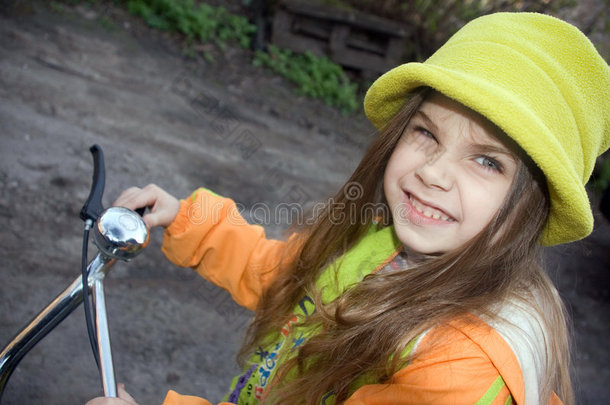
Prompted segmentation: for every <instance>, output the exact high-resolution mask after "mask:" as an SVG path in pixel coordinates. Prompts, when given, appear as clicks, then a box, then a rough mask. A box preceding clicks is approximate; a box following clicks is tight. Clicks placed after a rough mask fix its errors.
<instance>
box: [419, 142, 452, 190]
mask: <svg viewBox="0 0 610 405" xmlns="http://www.w3.org/2000/svg"><path fill="white" fill-rule="evenodd" d="M444 155H445V154H444V153H442V151H436V153H435V154H434V156H430V157H429V158H428V159H426V161H425V162H423V163H422V164H421V165H420V166H419V167H418V168H417V169H416V170H415V177H417V178H418V179H419V180H420V181H421V182H422V183H424V184H425V185H426V186H427V187H430V188H434V189H438V190H444V191H448V190H450V189H451V186H452V185H453V180H452V176H453V175H452V169H451V167H450V164H449V159H448V158H447V157H446V156H444Z"/></svg>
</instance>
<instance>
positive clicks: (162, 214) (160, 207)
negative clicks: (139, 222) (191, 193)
mask: <svg viewBox="0 0 610 405" xmlns="http://www.w3.org/2000/svg"><path fill="white" fill-rule="evenodd" d="M112 205H114V206H120V207H125V208H129V209H132V210H135V209H138V208H142V207H149V208H150V212H149V213H147V214H145V215H144V216H143V217H142V219H143V220H144V223H145V224H146V226H148V227H149V228H152V227H154V226H162V227H164V228H166V227H168V226H169V224H171V223H172V222H173V221H174V218H176V215H177V214H178V210H179V209H180V201H178V199H176V197H174V196H172V195H171V194H169V193H168V192H166V191H165V190H163V189H162V188H161V187H158V186H156V185H154V184H149V185H147V186H146V187H144V188H138V187H131V188H128V189H127V190H125V191H123V192H122V193H121V195H119V197H118V198H117V199H116V201H115V202H114V203H112Z"/></svg>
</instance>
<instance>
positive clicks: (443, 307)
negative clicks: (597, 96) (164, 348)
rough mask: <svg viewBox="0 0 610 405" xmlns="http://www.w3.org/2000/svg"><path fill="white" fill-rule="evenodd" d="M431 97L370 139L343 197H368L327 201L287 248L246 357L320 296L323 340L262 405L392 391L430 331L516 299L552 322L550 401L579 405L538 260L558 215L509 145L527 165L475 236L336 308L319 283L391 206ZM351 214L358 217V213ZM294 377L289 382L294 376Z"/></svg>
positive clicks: (360, 289)
mask: <svg viewBox="0 0 610 405" xmlns="http://www.w3.org/2000/svg"><path fill="white" fill-rule="evenodd" d="M429 93H430V90H429V89H418V90H417V91H415V92H414V93H413V94H412V96H411V97H410V98H409V100H408V102H407V103H406V105H405V106H404V107H403V108H402V110H401V111H400V112H399V113H398V114H397V115H396V116H395V117H394V119H393V120H392V121H391V122H390V123H389V124H388V126H387V127H386V128H385V129H384V130H383V131H381V134H380V136H378V137H377V138H376V139H375V140H374V141H373V143H372V144H371V146H370V147H369V149H368V150H367V152H366V153H365V155H364V157H363V159H362V161H361V163H360V165H359V166H358V167H357V169H356V170H355V172H354V174H353V175H352V176H351V177H350V179H349V180H348V181H347V183H346V187H347V185H352V184H358V185H360V186H361V188H360V192H359V196H358V197H359V198H356V199H354V198H353V196H351V195H346V193H345V187H344V188H342V189H341V190H340V191H339V193H338V194H337V195H336V196H335V197H334V198H333V199H331V200H330V201H331V204H333V205H334V206H333V207H329V209H328V210H323V211H321V212H320V213H319V215H318V217H317V218H316V220H315V222H314V223H313V224H312V225H309V226H306V227H304V228H303V229H300V230H299V232H298V236H297V237H293V238H291V239H290V241H289V244H290V247H289V249H287V251H292V252H295V251H296V252H297V253H296V254H294V253H293V254H291V255H290V257H287V258H286V260H285V263H283V270H282V271H281V273H280V275H279V276H278V277H277V279H276V280H275V281H274V283H273V284H272V285H271V286H270V288H269V289H268V290H267V291H266V292H265V293H264V295H263V296H262V298H261V300H260V302H259V306H258V309H257V312H256V316H255V318H254V321H253V323H252V324H251V325H250V328H249V329H248V334H247V337H246V341H245V343H244V345H243V347H242V349H241V351H240V359H241V360H242V361H243V360H244V359H245V358H246V356H247V355H248V354H251V353H252V352H253V349H254V348H256V347H257V346H258V345H261V344H262V345H265V344H269V343H271V341H267V342H265V339H270V340H272V339H273V338H274V337H277V333H276V332H277V331H278V330H279V329H280V328H281V326H282V325H283V324H284V323H285V322H286V321H287V320H288V318H289V317H290V316H291V314H292V312H293V310H294V308H295V306H296V305H297V303H298V301H299V300H300V299H301V298H303V296H304V295H305V294H310V295H311V296H313V299H314V302H315V304H316V309H317V311H316V312H315V313H314V314H312V315H310V316H309V317H308V318H307V319H306V320H305V321H304V322H303V323H304V324H306V325H316V326H318V327H319V330H320V332H319V333H318V334H316V335H315V336H313V337H311V338H310V339H309V340H308V341H307V342H306V343H305V344H304V345H303V346H301V347H300V349H299V351H298V354H297V355H296V357H294V358H293V359H290V360H288V361H286V362H285V363H284V364H282V365H281V366H280V368H279V369H278V371H277V375H276V377H275V378H274V381H273V382H272V386H271V387H268V388H267V391H268V392H267V393H266V398H265V400H264V401H263V402H265V403H267V402H269V403H274V404H276V403H277V404H279V403H282V404H296V403H307V404H319V403H320V401H321V399H322V397H324V396H325V395H326V394H327V393H329V392H333V393H334V394H335V395H336V402H337V403H341V402H343V401H345V400H346V399H347V398H348V397H349V395H351V393H352V392H353V390H354V388H355V387H354V384H355V382H356V380H357V379H358V378H361V377H363V376H365V375H366V376H367V377H369V378H374V379H375V380H376V381H380V382H383V381H389V380H390V379H391V376H392V375H393V374H394V373H395V372H396V371H398V370H399V369H400V368H401V367H404V365H405V363H404V359H401V358H400V356H398V355H397V354H400V353H402V352H403V351H404V350H405V348H406V346H407V345H408V344H409V342H410V341H412V340H413V339H415V338H417V337H418V336H419V335H421V334H422V333H424V332H426V331H427V330H429V329H430V328H432V327H435V326H440V325H442V324H443V323H444V322H446V321H448V320H450V319H453V318H455V317H458V316H461V315H464V314H466V313H478V314H484V315H486V316H488V317H490V318H494V316H495V314H494V313H493V312H492V311H491V310H490V308H491V307H492V305H493V304H495V303H501V302H502V301H503V300H506V299H509V298H513V299H521V300H525V301H527V302H528V304H529V306H530V307H533V308H534V310H535V311H536V312H538V313H539V314H540V315H542V314H544V316H540V318H541V319H542V320H543V322H547V325H545V326H546V330H547V331H549V332H550V333H549V335H548V342H545V343H546V347H547V353H546V359H547V364H546V365H545V368H544V370H545V372H544V375H543V376H542V381H541V383H542V386H541V398H543V399H545V402H548V397H549V395H550V393H551V391H555V392H557V393H558V394H559V395H560V396H561V397H562V399H563V401H564V402H565V403H567V404H569V403H571V402H572V401H573V398H572V390H571V384H570V377H569V371H568V363H569V358H568V342H567V332H566V321H565V316H564V311H563V307H562V304H561V300H560V299H559V296H558V294H557V292H556V290H555V288H554V287H553V285H552V283H551V281H550V280H549V279H548V277H547V276H546V275H545V273H544V271H543V270H542V266H541V264H540V262H539V258H540V251H539V249H540V248H539V244H538V238H539V235H540V233H541V232H542V229H543V227H544V224H545V222H546V218H547V217H548V211H549V198H548V195H547V191H546V190H547V189H546V186H545V184H544V176H543V175H542V174H541V172H540V171H539V170H538V169H537V168H536V167H535V165H534V164H533V163H532V162H531V161H529V159H528V157H527V156H526V155H525V154H523V153H522V152H520V149H519V148H518V147H516V146H515V145H514V143H512V142H511V141H510V140H509V139H508V138H507V139H506V140H504V141H505V142H506V143H507V144H508V146H509V147H510V148H511V149H512V150H514V151H515V153H517V154H519V157H520V159H518V160H519V163H518V169H517V173H516V175H515V179H514V181H513V184H512V187H511V190H510V192H509V195H508V197H507V199H506V201H505V202H504V204H503V206H502V207H501V208H500V210H499V211H498V213H497V214H496V216H495V217H494V219H493V220H492V221H491V223H490V224H489V225H488V226H487V227H485V228H484V229H483V230H482V231H481V232H480V233H479V234H478V235H477V236H475V237H474V238H473V239H472V240H470V241H469V242H467V243H466V244H464V245H463V246H461V247H459V248H458V249H455V250H453V251H450V252H446V253H445V254H442V255H440V256H438V257H432V258H430V259H429V260H426V261H424V262H423V263H421V264H419V265H417V266H415V267H412V268H409V269H408V270H405V271H396V272H389V273H382V274H371V275H369V276H367V277H365V279H364V280H363V281H362V282H360V283H358V284H357V285H356V286H354V287H353V288H351V289H349V290H348V291H346V292H345V293H343V294H342V295H341V296H340V297H338V298H337V299H336V300H335V301H333V302H331V303H329V304H326V305H324V304H322V302H321V299H320V294H319V291H317V290H316V287H315V282H316V280H317V279H318V277H319V276H320V273H321V271H322V269H324V268H325V267H326V265H327V264H329V263H332V262H333V260H335V259H336V258H338V257H339V256H341V255H342V254H343V253H345V252H346V251H348V250H349V249H350V248H351V247H353V246H354V244H355V243H356V242H357V241H358V240H359V239H360V238H361V237H362V236H363V234H364V232H365V231H366V230H367V228H368V227H369V226H370V224H371V222H372V220H373V218H372V216H373V213H372V212H370V211H367V210H366V207H367V206H370V205H373V206H379V205H380V204H381V205H382V206H384V205H385V206H386V207H387V204H386V202H385V198H384V196H383V174H384V171H385V167H386V165H387V162H388V160H389V158H390V156H391V154H392V151H393V150H394V147H395V145H396V144H397V142H398V140H399V139H400V137H401V136H402V134H403V133H404V130H405V128H406V125H407V124H408V122H409V120H410V119H411V117H412V116H413V114H414V113H415V112H416V111H417V109H418V108H419V106H420V105H421V103H422V102H423V101H424V100H425V98H426V97H427V96H428V95H429ZM334 209H339V210H350V211H351V210H356V212H360V213H365V212H370V214H367V216H366V217H365V218H361V219H362V220H360V221H342V222H337V221H333V220H332V218H331V216H330V213H331V210H334ZM352 212H353V211H352ZM335 214H336V213H335ZM344 214H345V216H347V217H348V218H349V216H348V215H350V214H351V213H348V212H344ZM377 214H381V218H380V220H381V223H382V224H383V225H390V224H391V222H392V219H391V217H390V215H389V209H387V210H381V211H378V212H377ZM404 286H409V287H408V288H405V287H404ZM533 292H535V295H536V297H537V299H536V300H533V299H532V294H533ZM419 354H421V353H419ZM417 355H418V353H414V354H413V356H417ZM390 359H392V361H391V362H390ZM410 360H413V357H411V358H410ZM293 370H296V373H294V371H293ZM288 372H291V376H290V378H285V377H286V376H287V374H288ZM293 374H294V376H293ZM269 391H270V392H269Z"/></svg>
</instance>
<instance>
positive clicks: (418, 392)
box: [162, 189, 561, 405]
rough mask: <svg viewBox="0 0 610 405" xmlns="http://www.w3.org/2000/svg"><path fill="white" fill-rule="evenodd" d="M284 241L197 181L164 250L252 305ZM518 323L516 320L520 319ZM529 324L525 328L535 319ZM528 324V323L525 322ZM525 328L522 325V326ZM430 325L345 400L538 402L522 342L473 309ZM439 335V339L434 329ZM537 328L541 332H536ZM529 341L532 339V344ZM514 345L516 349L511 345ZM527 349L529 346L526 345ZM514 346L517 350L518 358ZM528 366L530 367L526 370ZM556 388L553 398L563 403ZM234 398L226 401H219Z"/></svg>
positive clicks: (169, 401)
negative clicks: (406, 358)
mask: <svg viewBox="0 0 610 405" xmlns="http://www.w3.org/2000/svg"><path fill="white" fill-rule="evenodd" d="M283 247H284V242H281V241H276V240H269V239H266V238H265V233H264V230H263V228H262V227H260V226H255V225H249V224H247V223H246V221H245V220H244V219H243V218H242V217H241V216H240V215H239V213H238V212H237V208H236V206H235V204H234V203H233V201H231V200H230V199H226V198H223V197H220V196H218V195H216V194H214V193H212V192H209V191H207V190H204V189H199V190H197V191H195V192H194V193H193V195H192V196H191V197H190V198H188V199H186V200H183V201H182V202H181V208H180V212H179V214H178V216H177V217H176V219H175V220H174V222H173V223H172V224H171V225H170V226H169V227H168V228H167V230H166V233H165V236H164V242H163V246H162V250H163V252H164V253H165V255H166V256H167V257H168V259H170V260H171V261H172V262H174V263H175V264H176V265H178V266H182V267H192V268H194V269H195V270H196V271H197V272H198V273H199V274H200V275H201V276H202V277H204V278H205V279H207V280H209V281H211V282H213V283H215V284H217V285H218V286H220V287H222V288H224V289H226V290H227V291H228V292H229V293H230V294H231V296H232V297H233V298H234V300H235V301H236V302H237V303H238V304H240V305H242V306H244V307H246V308H249V309H252V310H254V309H255V307H256V304H257V302H258V299H259V297H260V296H261V294H262V292H263V290H264V289H265V288H266V287H267V286H268V285H269V284H270V283H271V282H272V281H273V279H274V275H275V274H276V271H277V268H278V262H279V257H280V255H281V254H282V249H283ZM517 323H519V321H518V320H517ZM532 323H533V324H535V323H536V322H530V323H527V322H526V324H525V330H528V328H530V327H531V324H532ZM520 326H523V325H520ZM520 331H521V333H523V329H521V328H520ZM431 332H432V331H430V332H428V333H426V334H425V335H424V336H423V337H422V338H421V339H420V341H419V342H418V343H417V347H416V348H417V349H418V350H419V349H421V353H423V355H420V356H418V357H417V358H416V359H415V360H414V361H413V362H411V363H410V364H409V365H408V366H406V367H405V368H403V369H402V370H400V371H398V372H397V373H396V374H395V375H394V376H393V377H392V378H391V379H390V381H389V382H388V383H384V384H371V385H364V386H362V387H360V388H359V389H358V390H357V391H356V392H355V393H354V394H353V395H352V396H351V397H350V398H349V399H348V400H347V401H346V402H345V404H346V405H360V404H361V405H365V404H367V405H373V404H394V405H401V404H404V405H407V404H494V405H495V404H509V403H516V404H525V403H526V398H527V403H528V404H530V403H537V390H538V387H537V383H536V381H535V373H534V378H532V371H531V370H529V369H530V368H532V365H531V364H527V365H525V364H524V367H525V366H526V367H527V369H526V370H529V371H528V372H527V373H525V374H524V373H523V372H522V368H521V366H520V361H521V362H523V363H527V362H528V361H530V360H528V358H531V357H535V356H534V355H532V356H530V355H529V353H527V352H525V353H521V352H522V350H521V349H523V348H524V347H525V346H527V345H521V344H519V342H518V341H517V340H518V339H515V341H510V343H509V341H507V336H509V339H510V336H512V335H511V334H510V333H502V330H501V328H494V327H492V326H490V324H489V323H487V322H485V321H483V320H482V319H481V318H479V317H476V316H474V315H471V316H467V317H464V318H461V319H456V320H454V321H453V322H451V323H449V324H448V325H446V326H444V327H443V329H442V331H441V330H438V328H437V330H434V332H440V334H439V333H431ZM438 336H442V337H443V340H442V342H447V343H439V340H438V339H437V338H435V337H438ZM532 336H536V333H532ZM529 346H530V348H531V345H529ZM513 348H514V349H513ZM524 350H525V351H527V350H526V349H524ZM515 352H518V353H520V354H521V355H520V357H519V358H518V357H517V355H516V354H515ZM528 374H529V375H528ZM560 403H561V402H560V401H559V399H558V398H557V397H556V396H553V398H552V400H551V404H560ZM163 404H164V405H204V404H206V405H207V404H210V402H209V401H207V400H205V399H202V398H198V397H192V396H183V395H180V394H178V393H176V392H174V391H170V392H169V393H168V394H167V397H166V398H165V401H164V403H163ZM225 404H229V403H228V402H223V403H222V405H225Z"/></svg>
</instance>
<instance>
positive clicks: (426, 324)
mask: <svg viewBox="0 0 610 405" xmlns="http://www.w3.org/2000/svg"><path fill="white" fill-rule="evenodd" d="M609 105H610V68H609V67H608V65H607V64H606V62H605V61H604V60H603V59H602V58H601V57H600V56H599V54H598V53H597V52H596V51H595V48H594V47H593V46H592V44H591V43H590V42H589V41H588V40H587V38H586V37H585V36H584V35H583V34H582V33H580V32H579V31H578V30H577V29H576V28H574V27H572V26H571V25H569V24H567V23H565V22H562V21H560V20H557V19H555V18H552V17H549V16H544V15H539V14H529V13H499V14H493V15H489V16H485V17H481V18H478V19H476V20H474V21H472V22H470V23H469V24H467V25H466V26H464V27H463V28H462V29H461V30H460V31H459V32H458V33H457V34H456V35H454V36H453V37H452V38H451V39H450V40H449V41H448V42H447V43H446V44H445V45H444V46H443V47H441V48H440V49H439V50H438V51H437V52H436V53H435V54H434V55H433V56H432V57H431V58H429V59H428V60H427V61H426V62H425V63H409V64H406V65H403V66H399V67H398V68H396V69H394V70H391V71H390V72H388V73H386V74H385V75H383V76H382V77H380V78H379V79H378V80H377V81H376V82H375V83H374V84H373V85H372V87H371V89H370V90H369V92H368V93H367V96H366V99H365V111H366V114H367V116H368V117H369V119H370V120H371V121H372V123H373V124H374V125H375V126H376V127H377V128H378V129H379V131H380V134H379V136H378V137H377V138H376V139H375V140H374V142H373V144H372V145H371V146H370V148H369V149H368V151H367V152H366V154H365V156H364V158H363V159H362V161H361V163H360V165H359V166H358V168H357V169H356V171H355V172H354V174H353V175H352V177H351V178H350V179H349V181H348V182H347V183H346V187H345V188H344V189H345V190H347V188H348V186H353V185H358V187H361V190H362V193H357V194H358V195H357V196H356V198H354V196H353V195H352V194H350V193H344V192H343V190H342V191H340V192H339V193H338V194H337V195H336V196H335V197H334V198H333V199H332V200H331V203H329V204H328V207H327V208H328V209H327V210H324V211H322V212H319V213H318V215H317V217H316V220H315V222H314V223H313V224H312V225H308V226H305V227H303V229H300V230H298V231H297V232H295V233H294V234H292V235H291V236H290V237H289V238H288V240H287V241H286V242H280V241H275V240H268V239H266V238H265V237H264V233H263V230H262V228H261V227H257V226H251V225H248V224H247V223H246V222H245V221H244V220H243V219H242V218H241V217H240V216H239V215H238V214H237V212H236V207H235V204H234V203H233V202H232V201H231V200H229V199H226V198H222V197H220V196H218V195H216V194H214V193H212V192H211V191H208V190H205V189H199V190H197V191H195V192H194V193H193V194H192V196H191V197H189V198H187V199H185V200H182V201H178V200H176V199H175V198H174V197H172V196H170V195H169V194H167V193H166V192H164V191H163V190H161V189H159V188H158V187H156V186H152V185H151V186H147V187H145V188H143V189H137V188H132V189H128V190H126V191H125V192H124V193H123V194H122V195H121V196H120V197H119V198H118V199H117V201H116V204H117V205H124V206H126V207H129V208H138V207H142V206H150V207H152V208H151V212H150V213H149V214H147V215H146V216H145V217H144V220H145V221H146V223H147V224H148V225H149V226H151V227H153V226H164V227H167V229H166V233H165V239H164V243H163V247H162V249H163V251H164V253H165V254H166V255H167V257H168V258H169V259H170V260H172V261H173V262H174V263H176V264H177V265H180V266H190V267H193V268H195V269H196V271H197V272H199V273H200V274H201V275H202V276H203V277H205V278H207V279H208V280H211V281H212V282H214V283H216V284H218V285H219V286H221V287H223V288H225V289H227V290H228V291H229V292H230V293H231V294H232V296H233V297H234V299H235V300H236V301H237V302H238V303H239V304H241V305H243V306H245V307H247V308H250V309H253V310H256V316H255V318H254V321H253V322H252V324H251V325H250V328H249V330H248V335H247V338H246V341H245V343H244V346H243V348H242V350H241V353H240V354H241V357H240V358H241V360H242V364H243V365H244V369H243V372H242V374H240V375H239V376H237V377H236V378H235V379H234V381H233V384H232V386H231V388H230V390H229V392H228V394H227V397H226V401H227V402H228V403H237V404H256V403H269V404H297V403H307V404H320V403H322V404H335V403H337V404H338V403H345V404H349V405H354V404H507V403H517V404H536V403H545V404H547V403H561V402H562V401H563V403H567V404H570V403H573V401H574V398H573V393H572V388H571V383H570V376H569V364H568V362H569V355H568V352H569V349H568V342H567V331H566V330H567V328H566V320H565V316H564V311H563V307H562V304H561V300H560V298H559V296H558V294H557V291H556V290H555V288H554V287H553V285H552V283H551V282H550V280H549V279H548V277H547V276H546V274H545V273H544V271H543V270H542V268H541V265H540V262H539V255H540V246H541V245H553V244H559V243H564V242H569V241H572V240H577V239H580V238H583V237H585V236H586V235H588V234H589V233H590V232H591V230H592V223H593V218H592V214H591V209H590V206H589V202H588V199H587V195H586V192H585V188H584V183H586V181H587V179H588V178H589V176H590V174H591V171H592V169H593V165H594V162H595V159H596V157H597V156H598V155H599V154H601V153H602V152H603V151H605V150H606V149H608V146H609V144H610V109H609V108H608V106H609ZM354 213H355V214H356V215H354ZM354 219H356V220H354ZM208 403H209V402H207V401H205V400H203V399H200V398H195V397H186V396H180V395H179V394H177V393H175V392H173V391H170V392H169V393H168V395H167V397H166V399H165V402H164V404H166V405H183V404H184V405H185V404H190V405H193V404H198V405H199V404H208ZM89 404H90V405H99V404H116V405H118V404H135V401H133V399H132V398H131V397H129V395H128V394H127V393H125V392H124V390H122V389H121V398H117V399H103V398H97V399H94V400H92V401H90V402H89Z"/></svg>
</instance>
